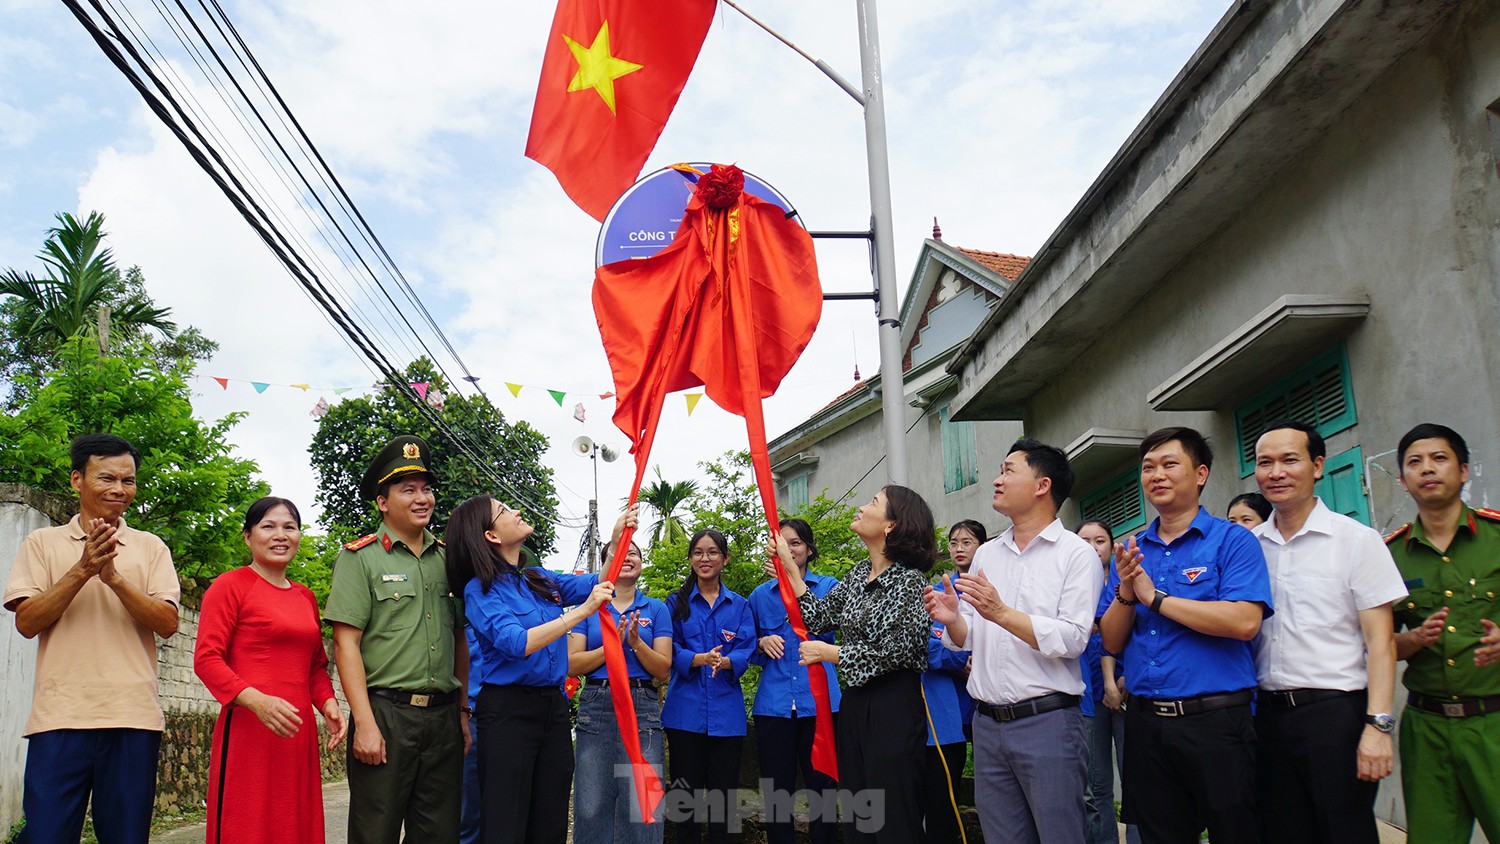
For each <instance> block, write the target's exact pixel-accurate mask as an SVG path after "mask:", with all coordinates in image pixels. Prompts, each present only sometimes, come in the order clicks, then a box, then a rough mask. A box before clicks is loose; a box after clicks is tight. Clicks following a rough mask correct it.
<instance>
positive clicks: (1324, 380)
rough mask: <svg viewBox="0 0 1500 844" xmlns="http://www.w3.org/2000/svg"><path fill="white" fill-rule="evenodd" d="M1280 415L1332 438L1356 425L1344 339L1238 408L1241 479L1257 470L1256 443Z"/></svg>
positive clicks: (1236, 411)
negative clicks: (1304, 423)
mask: <svg viewBox="0 0 1500 844" xmlns="http://www.w3.org/2000/svg"><path fill="white" fill-rule="evenodd" d="M1278 419H1295V420H1297V421H1298V422H1306V423H1307V424H1309V425H1311V426H1313V427H1314V428H1316V429H1317V431H1318V433H1319V434H1322V435H1323V436H1324V437H1329V436H1332V435H1334V434H1337V433H1338V432H1340V431H1345V430H1348V429H1349V428H1352V427H1354V424H1355V423H1356V422H1357V421H1358V417H1357V416H1356V414H1355V412H1354V389H1353V386H1352V385H1351V384H1350V381H1349V353H1348V350H1347V349H1346V348H1345V347H1344V344H1343V343H1340V344H1338V345H1337V346H1335V347H1334V348H1332V349H1329V350H1328V351H1327V352H1324V353H1323V354H1321V355H1319V356H1318V357H1316V358H1314V359H1313V360H1311V361H1309V362H1308V363H1306V364H1304V365H1303V366H1301V367H1299V368H1297V369H1296V370H1294V371H1293V372H1291V373H1290V374H1288V375H1287V376H1286V377H1284V378H1282V379H1281V380H1279V381H1277V382H1276V383H1275V384H1272V385H1271V386H1270V387H1267V388H1266V389H1264V390H1262V391H1261V392H1260V393H1258V394H1257V395H1255V396H1254V397H1252V398H1251V399H1250V400H1249V401H1246V402H1245V403H1244V404H1241V405H1240V406H1239V407H1237V408H1235V411H1234V438H1235V442H1236V443H1237V445H1238V450H1239V458H1240V477H1242V478H1243V477H1248V476H1250V475H1251V474H1253V473H1254V472H1255V441H1256V440H1257V439H1259V438H1260V435H1261V433H1262V432H1264V431H1265V428H1266V426H1267V425H1269V424H1271V423H1272V422H1275V421H1276V420H1278Z"/></svg>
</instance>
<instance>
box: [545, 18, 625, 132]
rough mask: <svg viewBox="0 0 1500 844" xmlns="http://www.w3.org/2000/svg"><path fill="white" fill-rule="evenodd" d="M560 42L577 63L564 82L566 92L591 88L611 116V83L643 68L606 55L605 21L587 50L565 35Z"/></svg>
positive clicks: (607, 52)
mask: <svg viewBox="0 0 1500 844" xmlns="http://www.w3.org/2000/svg"><path fill="white" fill-rule="evenodd" d="M563 40H564V41H566V42H568V49H569V50H571V51H572V52H573V58H574V59H575V60H576V61H577V62H578V72H577V73H575V74H574V75H573V81H571V82H569V83H568V93H570V94H571V93H573V92H574V91H583V90H585V89H588V88H593V89H594V90H595V91H598V92H599V98H600V99H602V100H604V104H605V105H607V106H609V110H610V113H611V114H613V113H615V80H616V79H619V78H620V77H621V76H624V75H626V74H627V73H635V72H636V71H637V70H640V69H641V68H642V67H643V65H638V64H636V63H635V62H628V61H625V60H624V59H617V58H615V57H614V56H612V55H610V54H609V21H605V22H604V23H603V24H601V25H600V26H599V34H598V35H595V36H594V43H593V44H591V45H590V46H588V47H584V46H583V45H582V44H579V43H578V42H577V41H574V40H573V39H571V38H569V37H568V36H566V35H564V36H563Z"/></svg>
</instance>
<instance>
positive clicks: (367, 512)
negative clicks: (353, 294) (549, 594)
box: [308, 358, 557, 555]
mask: <svg viewBox="0 0 1500 844" xmlns="http://www.w3.org/2000/svg"><path fill="white" fill-rule="evenodd" d="M402 378H403V381H402V382H401V383H400V384H399V385H395V384H388V385H387V386H388V387H396V386H400V387H401V390H398V389H394V388H391V389H381V390H376V391H374V393H372V394H371V395H369V396H362V397H359V398H352V399H347V400H345V401H341V402H339V403H337V404H335V405H333V406H332V407H330V408H329V410H328V413H327V415H325V416H324V417H323V418H322V419H320V420H318V430H317V433H315V434H313V441H312V445H310V446H309V447H308V452H309V453H310V454H311V455H312V464H313V470H314V471H315V472H316V473H317V476H318V493H317V502H318V505H319V506H320V507H321V508H322V510H323V522H324V524H325V526H326V528H327V530H328V533H329V535H330V536H331V537H333V538H335V539H337V540H340V541H347V540H348V539H352V538H353V537H356V536H359V535H360V534H362V533H367V532H369V531H370V530H373V529H374V528H375V527H376V526H377V525H378V524H380V517H379V515H378V512H377V511H376V509H375V506H374V505H373V504H371V503H369V502H367V501H363V500H361V499H360V497H359V481H360V478H361V477H363V476H364V473H365V469H367V468H368V467H369V465H370V461H371V460H372V459H374V457H375V453H376V452H378V451H379V450H380V448H381V446H383V445H385V444H386V443H387V442H389V441H390V439H391V438H392V437H395V436H397V435H400V434H413V435H415V436H418V437H421V438H422V439H424V440H426V441H427V443H428V445H430V446H432V461H431V466H432V470H433V472H434V473H435V474H436V475H437V478H438V483H437V497H438V501H437V508H436V509H435V510H434V513H433V530H434V532H436V533H439V534H441V532H442V528H443V525H445V524H446V523H447V520H448V518H447V517H448V514H449V513H450V512H452V510H453V508H454V507H456V506H458V505H459V504H460V503H462V502H463V501H464V500H465V499H467V498H469V497H470V496H474V495H480V494H484V493H489V494H494V495H496V496H498V497H499V498H500V499H501V500H503V501H505V503H507V504H509V505H510V506H512V507H516V508H519V509H521V510H523V511H525V513H526V517H527V521H529V522H531V524H532V525H533V526H534V527H535V528H536V532H535V533H533V534H532V536H531V539H530V540H528V544H530V545H531V546H532V548H533V550H534V551H536V552H538V553H539V554H542V555H545V554H547V553H548V552H550V551H551V550H552V548H553V544H554V542H555V539H556V529H555V527H554V526H553V524H552V522H553V520H554V519H555V518H556V513H557V493H556V489H555V487H554V486H553V483H552V470H551V469H549V468H547V467H546V466H544V465H542V454H543V453H544V452H545V451H546V450H547V438H546V436H544V435H543V434H542V433H541V432H539V431H537V430H536V429H535V428H533V427H531V426H530V425H528V424H527V423H526V422H524V421H518V422H514V423H509V422H506V421H505V417H504V415H503V414H501V412H500V411H499V410H498V409H496V408H495V406H494V405H493V404H491V403H490V402H489V400H488V399H485V398H484V397H482V396H479V397H474V398H467V397H463V396H456V395H453V394H452V391H451V390H450V389H449V387H448V383H447V382H446V381H444V380H443V378H442V377H441V376H440V375H439V374H438V372H437V369H436V367H434V366H433V364H432V362H431V361H429V360H428V359H426V358H420V359H418V360H416V361H414V362H412V364H411V365H410V366H408V367H407V368H406V371H405V372H404V373H403V374H402ZM411 383H426V384H428V385H429V386H428V388H427V389H428V396H429V398H431V397H432V396H433V394H434V391H435V392H436V393H438V394H441V395H442V396H443V397H444V399H443V402H442V405H443V406H442V410H440V411H438V413H439V414H440V415H441V417H442V419H443V420H444V421H445V422H446V423H447V425H448V426H450V427H451V428H452V429H453V430H455V431H457V432H458V434H459V436H460V437H462V438H463V440H464V442H465V444H466V445H467V446H468V447H469V448H472V449H477V450H478V457H479V459H480V460H482V461H484V463H485V465H486V466H488V467H489V468H491V469H493V470H494V471H495V472H496V473H498V474H499V475H500V477H501V478H502V479H504V481H505V483H504V485H503V487H502V488H499V489H497V488H496V486H495V483H494V482H493V481H492V480H491V479H490V476H489V474H488V473H486V472H484V471H482V470H481V469H480V467H478V466H476V465H475V464H474V462H473V460H472V459H471V458H470V457H469V456H468V454H466V453H465V452H464V451H462V450H460V449H459V448H458V446H456V445H455V444H454V443H452V442H449V440H448V438H447V435H446V434H444V433H440V432H439V431H438V430H437V428H436V426H435V425H434V424H433V423H432V421H431V419H429V417H428V416H427V415H426V414H424V413H422V412H421V411H420V410H418V409H417V408H415V407H413V406H412V403H411V401H410V400H409V399H408V398H407V397H406V396H405V395H403V394H402V391H404V389H405V385H406V384H411Z"/></svg>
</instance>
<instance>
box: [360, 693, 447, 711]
mask: <svg viewBox="0 0 1500 844" xmlns="http://www.w3.org/2000/svg"><path fill="white" fill-rule="evenodd" d="M369 692H370V694H372V695H375V696H376V697H383V698H385V699H386V700H394V701H395V702H397V703H403V704H406V705H407V706H419V707H422V708H424V709H425V708H427V707H431V706H447V705H448V704H450V703H453V702H454V701H456V700H458V692H457V691H452V692H403V691H399V690H397V689H370V690H369Z"/></svg>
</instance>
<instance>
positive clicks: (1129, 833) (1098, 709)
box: [1084, 701, 1141, 844]
mask: <svg viewBox="0 0 1500 844" xmlns="http://www.w3.org/2000/svg"><path fill="white" fill-rule="evenodd" d="M1084 721H1086V722H1087V729H1088V740H1089V800H1088V810H1089V837H1088V841H1089V844H1119V841H1120V827H1119V824H1118V822H1117V821H1116V820H1115V763H1114V758H1113V754H1112V753H1111V752H1110V751H1111V748H1110V744H1111V742H1113V744H1114V748H1113V750H1114V753H1118V754H1120V756H1122V757H1123V756H1124V755H1125V750H1124V748H1125V713H1123V712H1115V711H1114V710H1112V709H1110V708H1109V707H1107V706H1105V705H1104V702H1103V701H1095V702H1094V716H1093V717H1092V718H1085V719H1084ZM1125 841H1126V842H1127V844H1141V833H1140V830H1138V829H1136V827H1135V825H1134V824H1132V825H1130V826H1127V827H1126V828H1125Z"/></svg>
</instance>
